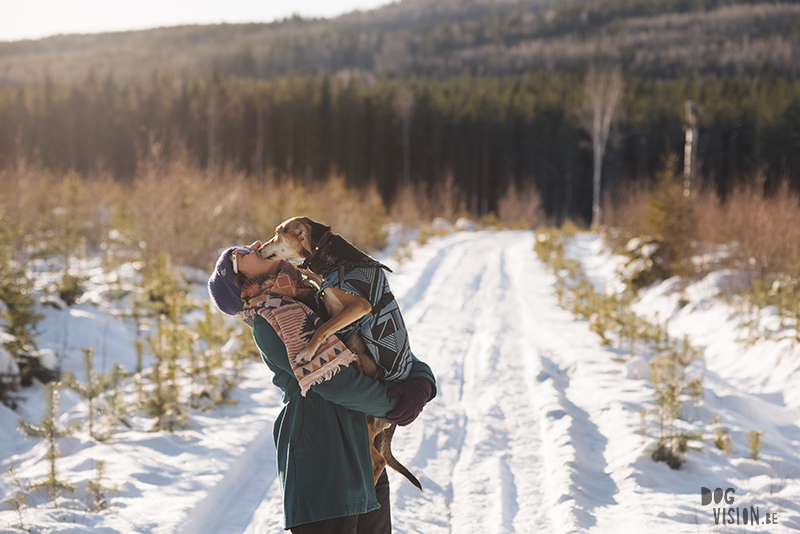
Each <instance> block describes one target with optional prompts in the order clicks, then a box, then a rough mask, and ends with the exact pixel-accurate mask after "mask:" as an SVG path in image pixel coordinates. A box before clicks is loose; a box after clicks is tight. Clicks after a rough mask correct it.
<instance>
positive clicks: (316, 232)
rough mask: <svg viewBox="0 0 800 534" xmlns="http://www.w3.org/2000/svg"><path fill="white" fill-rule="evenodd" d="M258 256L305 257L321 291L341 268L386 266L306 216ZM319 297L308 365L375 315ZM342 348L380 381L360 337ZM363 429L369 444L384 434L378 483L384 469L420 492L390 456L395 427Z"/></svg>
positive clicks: (335, 296)
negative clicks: (331, 341)
mask: <svg viewBox="0 0 800 534" xmlns="http://www.w3.org/2000/svg"><path fill="white" fill-rule="evenodd" d="M258 254H259V255H260V256H261V257H262V258H264V259H267V260H279V259H287V260H288V259H291V258H303V260H304V261H303V264H302V265H301V266H300V268H301V270H304V272H305V273H306V276H307V277H308V278H309V279H310V280H311V281H312V282H314V283H316V285H317V287H321V286H322V282H323V280H324V278H325V277H326V275H329V274H330V272H329V271H331V270H332V269H335V268H338V267H339V266H341V265H343V264H351V265H352V264H354V263H355V264H358V265H363V266H369V267H377V268H384V269H387V270H388V267H386V266H384V265H382V264H380V263H379V262H377V261H376V260H374V259H372V258H370V257H369V256H368V255H366V254H365V253H364V252H361V251H360V250H358V249H357V248H355V247H353V246H352V245H351V244H350V243H348V242H347V241H345V240H344V239H343V238H341V236H338V235H335V234H332V233H331V231H330V227H328V226H325V225H322V224H319V223H316V222H314V221H312V220H311V219H309V218H307V217H294V218H291V219H289V220H287V221H285V222H283V223H281V224H280V225H279V226H278V227H277V229H276V230H275V237H273V238H272V239H271V240H269V241H268V242H266V243H264V245H263V246H262V247H261V248H260V249H259V251H258ZM319 271H323V272H319ZM388 296H389V297H391V299H392V301H393V299H394V297H393V296H392V295H391V293H389V294H388ZM320 297H321V300H322V302H323V303H324V309H325V311H326V312H327V315H328V317H327V320H326V321H325V322H324V323H323V324H322V326H321V327H320V328H319V329H318V330H317V331H316V332H315V333H314V335H313V337H312V338H311V340H310V341H309V343H308V345H307V346H306V347H305V348H304V349H303V350H301V351H300V352H299V353H298V354H297V356H296V357H295V359H296V360H297V361H299V362H301V363H302V362H307V361H310V360H311V359H312V358H313V357H314V354H316V352H317V350H318V349H319V347H320V346H321V345H322V343H324V341H325V340H326V339H327V338H328V336H330V335H331V334H335V333H337V332H340V331H341V330H343V329H346V328H347V327H348V326H350V325H354V324H355V323H357V322H358V321H359V320H360V319H362V318H363V317H364V316H365V315H367V314H368V313H370V312H372V311H373V309H372V305H371V304H370V302H369V301H368V300H367V299H365V298H363V297H361V296H359V295H355V294H353V293H351V292H349V291H344V290H342V289H339V288H336V287H326V288H325V289H323V290H322V291H321V295H320ZM403 328H404V327H403ZM345 344H346V345H347V347H348V348H349V349H350V350H351V351H353V352H354V353H355V354H356V355H357V356H358V361H359V364H360V367H361V371H362V372H363V373H364V374H366V375H367V376H369V377H370V378H372V379H374V380H379V379H381V378H383V375H384V371H383V369H381V368H379V367H378V365H377V364H376V362H375V360H374V358H373V357H372V355H371V354H370V351H369V348H367V346H366V344H365V343H364V340H363V338H362V337H361V335H360V333H358V332H356V333H355V334H354V335H351V336H350V337H349V339H347V340H346V341H345ZM367 425H368V427H369V437H370V443H373V444H374V443H375V437H376V436H377V435H378V434H380V433H381V432H383V436H382V439H381V450H380V451H378V450H377V449H376V448H375V447H374V446H373V447H371V448H370V452H371V455H372V471H373V475H374V477H375V482H376V483H377V480H378V476H380V474H381V472H382V471H383V469H384V468H385V466H386V465H387V464H388V465H389V466H390V467H392V468H393V469H394V470H395V471H397V472H399V473H400V474H402V475H403V476H405V477H406V478H407V479H408V480H409V481H410V482H411V483H412V484H414V486H416V487H417V488H418V489H419V490H420V491H422V485H421V484H420V483H419V481H418V480H417V479H416V477H415V476H414V475H412V474H411V472H409V471H408V469H406V467H405V466H403V465H402V464H401V463H400V462H398V461H397V459H396V458H395V457H394V455H393V454H392V449H391V442H392V436H393V435H394V431H395V429H396V427H397V425H395V424H390V423H387V422H386V421H383V420H381V419H378V418H377V417H373V416H371V415H367Z"/></svg>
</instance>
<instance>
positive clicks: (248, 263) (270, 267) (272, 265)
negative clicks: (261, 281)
mask: <svg viewBox="0 0 800 534" xmlns="http://www.w3.org/2000/svg"><path fill="white" fill-rule="evenodd" d="M261 245H262V243H261V241H255V242H254V243H253V244H251V245H250V246H248V247H247V248H248V250H250V251H251V252H250V254H236V266H237V268H238V270H239V272H240V273H242V274H244V275H245V276H246V277H247V278H253V277H254V276H262V275H265V274H277V272H278V264H279V263H280V261H270V260H265V259H264V258H262V257H261V256H259V255H258V254H256V253H255V252H254V251H256V250H258V249H259V248H261ZM233 254H234V253H231V255H233ZM231 261H233V259H231Z"/></svg>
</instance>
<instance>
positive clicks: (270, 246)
mask: <svg viewBox="0 0 800 534" xmlns="http://www.w3.org/2000/svg"><path fill="white" fill-rule="evenodd" d="M330 229H331V227H330V226H325V225H324V224H320V223H318V222H314V221H312V220H311V219H309V218H308V217H292V218H291V219H288V220H286V221H284V222H282V223H281V224H279V225H278V227H277V228H276V229H275V237H273V238H272V239H270V240H269V241H267V242H266V243H264V245H263V246H262V247H261V248H260V249H259V250H258V255H259V256H261V257H262V258H264V259H265V260H273V261H274V260H288V259H291V258H307V257H308V256H310V255H311V253H312V252H313V250H314V247H315V245H316V244H317V242H318V241H319V239H320V237H321V236H322V235H323V234H324V233H325V232H326V231H328V230H330Z"/></svg>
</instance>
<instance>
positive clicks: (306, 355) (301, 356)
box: [294, 346, 315, 364]
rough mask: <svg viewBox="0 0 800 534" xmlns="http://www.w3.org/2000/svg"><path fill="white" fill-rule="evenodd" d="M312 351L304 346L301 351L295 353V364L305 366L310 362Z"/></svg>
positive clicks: (312, 355)
mask: <svg viewBox="0 0 800 534" xmlns="http://www.w3.org/2000/svg"><path fill="white" fill-rule="evenodd" d="M314 353H315V352H314V351H312V350H311V347H309V346H306V347H305V348H304V349H303V350H301V351H300V352H298V353H297V356H295V357H294V361H295V363H299V364H305V363H308V362H310V361H311V359H312V358H313V357H314Z"/></svg>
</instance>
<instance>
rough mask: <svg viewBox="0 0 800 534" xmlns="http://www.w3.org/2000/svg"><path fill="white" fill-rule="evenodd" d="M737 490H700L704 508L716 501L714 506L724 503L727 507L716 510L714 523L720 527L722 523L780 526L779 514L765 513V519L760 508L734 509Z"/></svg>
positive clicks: (701, 502) (745, 507)
mask: <svg viewBox="0 0 800 534" xmlns="http://www.w3.org/2000/svg"><path fill="white" fill-rule="evenodd" d="M735 493H736V490H735V489H734V488H728V489H726V490H725V491H723V490H722V488H717V489H715V490H714V491H711V490H710V489H708V488H700V504H701V505H702V506H708V505H709V504H711V501H714V504H721V503H722V502H723V501H724V503H725V504H726V505H728V506H727V507H726V506H720V507H715V508H714V523H715V524H717V525H719V524H720V523H722V524H723V525H724V524H726V523H727V524H728V525H732V524H734V523H736V524H737V525H777V524H778V514H777V513H772V514H770V513H769V512H765V515H764V517H763V518H762V517H761V511H760V510H759V507H758V506H755V507H753V506H750V507H749V508H748V507H747V506H743V507H741V508H740V507H738V506H737V507H736V508H734V507H733V503H734V502H735V497H734V494H735Z"/></svg>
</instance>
